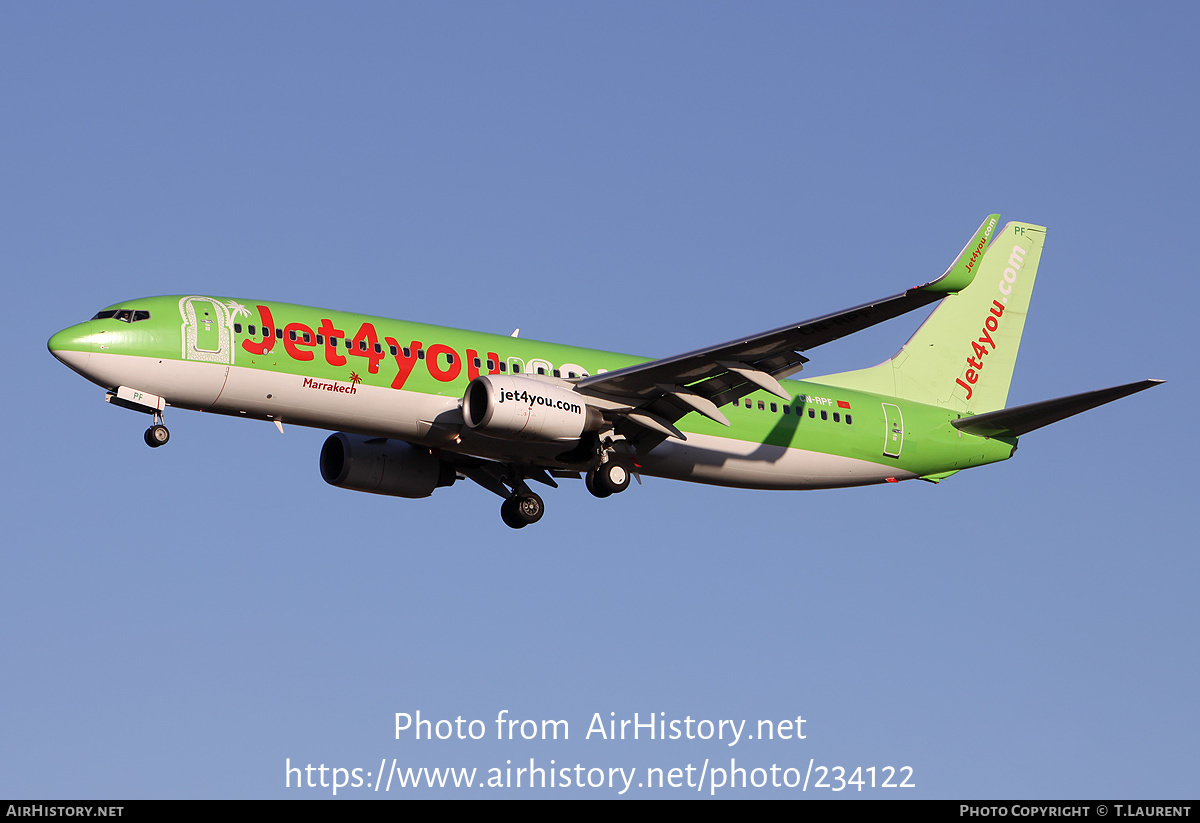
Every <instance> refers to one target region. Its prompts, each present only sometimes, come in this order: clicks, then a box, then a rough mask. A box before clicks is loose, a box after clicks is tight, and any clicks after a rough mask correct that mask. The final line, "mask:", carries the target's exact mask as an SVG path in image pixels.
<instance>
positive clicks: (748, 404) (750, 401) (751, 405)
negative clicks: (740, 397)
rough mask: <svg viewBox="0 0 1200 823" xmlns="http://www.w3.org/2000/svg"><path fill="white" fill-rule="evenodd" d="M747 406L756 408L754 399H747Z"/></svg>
mask: <svg viewBox="0 0 1200 823" xmlns="http://www.w3.org/2000/svg"><path fill="white" fill-rule="evenodd" d="M746 408H748V409H752V408H754V401H753V400H749V399H747V400H746Z"/></svg>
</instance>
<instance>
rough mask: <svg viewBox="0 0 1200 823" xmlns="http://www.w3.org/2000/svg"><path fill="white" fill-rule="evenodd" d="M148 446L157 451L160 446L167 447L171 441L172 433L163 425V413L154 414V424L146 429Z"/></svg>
mask: <svg viewBox="0 0 1200 823" xmlns="http://www.w3.org/2000/svg"><path fill="white" fill-rule="evenodd" d="M144 439H145V441H146V445H147V446H149V447H150V448H152V449H157V448H158V447H159V446H165V445H167V441H168V440H170V439H171V433H170V432H169V431H167V427H166V426H164V425H163V418H162V413H161V412H155V413H154V424H153V425H152V426H151V427H150V428H148V429H146V434H145V437H144Z"/></svg>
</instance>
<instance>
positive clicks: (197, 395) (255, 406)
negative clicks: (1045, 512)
mask: <svg viewBox="0 0 1200 823" xmlns="http://www.w3.org/2000/svg"><path fill="white" fill-rule="evenodd" d="M999 219H1000V215H998V214H993V215H990V216H989V217H988V218H987V219H986V220H984V222H983V223H982V224H981V225H980V227H979V228H978V230H976V232H975V234H974V235H973V236H972V238H971V240H970V241H968V243H967V245H966V246H964V247H963V250H962V252H960V253H959V255H958V256H957V257H956V258H955V260H954V262H953V263H951V265H950V267H949V268H948V269H947V270H946V271H945V273H943V274H942V276H941V277H938V278H937V279H935V280H932V281H930V282H928V283H925V284H923V285H920V286H916V287H913V288H910V289H907V290H905V291H904V292H902V293H900V294H896V295H893V296H891V297H886V298H883V299H880V300H875V301H873V302H871V303H865V304H863V305H860V306H856V307H854V308H850V309H847V310H845V311H840V312H835V313H833V314H827V315H824V316H821V317H817V318H815V319H812V320H807V321H804V322H802V323H794V324H790V325H787V326H782V327H780V328H777V329H772V330H771V331H766V332H762V333H759V334H754V335H750V336H747V337H742V338H738V339H736V340H731V341H729V342H726V343H721V344H719V345H715V346H708V347H706V348H702V349H697V350H695V351H690V352H687V353H685V354H679V355H675V356H673V357H666V358H662V359H658V360H650V359H646V358H640V357H633V356H629V355H624V354H614V353H610V352H605V351H596V350H592V349H583V348H575V347H569V346H563V345H558V344H553V343H545V342H539V341H536V340H527V339H524V338H521V337H519V336H517V332H514V333H513V334H512V335H511V336H504V335H496V334H487V333H483V332H473V331H465V330H461V329H454V328H446V327H439V326H431V325H422V324H418V323H411V322H407V321H401V320H391V319H387V318H383V317H371V316H364V315H357V314H350V313H346V312H337V311H328V310H324V309H317V308H311V307H308V306H298V305H291V304H287V303H276V302H267V301H261V302H260V301H254V300H235V299H229V298H224V297H214V296H208V295H195V294H193V295H173V296H167V297H150V298H144V299H138V300H128V301H123V302H121V303H115V304H113V305H111V306H109V307H107V308H105V309H103V310H101V311H100V312H98V313H97V314H96V315H95V316H94V317H93V318H91V319H90V320H88V321H86V322H84V323H80V324H78V325H74V326H71V327H69V328H67V329H64V330H63V331H60V332H58V333H57V334H55V335H54V336H53V337H51V338H50V340H49V343H48V348H49V350H50V352H51V353H52V354H53V355H54V356H55V357H56V358H57V359H59V360H60V361H62V362H63V363H64V364H66V365H67V366H69V367H70V368H71V369H73V370H75V371H76V372H78V373H79V374H81V375H83V376H84V377H86V378H87V379H88V380H90V381H92V382H93V383H97V384H98V385H100V386H101V387H103V388H104V389H105V390H106V394H105V399H106V400H107V401H108V402H110V403H112V404H114V405H117V406H120V407H123V408H126V409H132V410H135V411H140V412H143V413H146V414H148V415H150V416H151V417H152V423H151V425H150V427H149V428H148V429H147V430H146V433H145V441H146V443H147V444H148V445H150V446H152V447H159V446H162V445H163V444H165V443H166V442H167V441H168V440H169V438H170V434H169V432H168V431H167V428H166V426H165V425H164V423H163V413H164V411H165V409H166V408H167V407H168V406H171V407H176V408H184V409H193V410H196V411H206V412H215V413H218V414H225V415H230V416H235V417H247V418H252V419H256V420H265V421H271V422H273V423H274V424H275V425H276V427H278V428H279V430H280V431H281V432H282V431H283V424H284V423H287V424H295V425H300V426H309V427H314V428H319V429H327V430H332V431H333V432H334V434H331V435H330V436H329V437H328V439H326V441H325V443H324V445H323V446H322V449H321V455H320V470H321V475H322V477H323V478H324V479H325V480H326V482H328V483H330V484H332V485H334V486H338V487H341V488H346V489H352V490H355V491H363V492H371V493H375V494H383V495H393V496H397V497H406V498H423V497H428V496H429V495H431V494H432V493H433V492H434V491H435V490H436V489H438V488H442V487H445V486H450V485H452V484H453V483H455V482H456V481H457V480H459V479H469V480H472V481H474V482H476V483H478V484H479V485H481V486H483V487H484V488H486V489H488V490H490V491H492V492H494V493H496V494H497V495H499V496H500V497H501V498H502V499H503V503H502V505H501V507H500V514H501V518H502V520H503V521H504V523H505V524H507V525H508V526H510V527H512V528H516V529H519V528H523V527H525V526H527V525H530V524H532V523H536V522H537V521H538V520H540V519H541V517H542V514H543V512H544V510H545V506H544V503H543V501H542V498H541V497H540V496H538V495H537V494H536V493H535V492H533V491H532V490H531V489H530V487H529V485H528V481H536V482H540V483H542V484H545V485H548V486H551V487H555V488H557V486H558V483H557V480H556V478H557V479H565V478H574V479H579V478H580V477H582V478H583V479H584V481H585V485H586V487H587V489H588V491H589V492H591V493H592V494H593V495H595V496H596V497H598V498H605V497H608V496H610V495H612V494H616V493H619V492H622V491H624V490H625V489H627V488H628V487H629V485H630V479H631V477H635V476H636V477H638V482H639V483H640V482H641V480H640V477H641V476H642V475H646V476H651V477H663V478H671V479H675V480H684V481H691V482H696V483H707V484H713V485H719V486H733V487H741V488H753V489H825V488H838V487H846V486H860V485H867V484H875V483H895V482H899V481H903V480H912V479H917V478H920V479H922V480H927V481H931V482H933V483H938V482H940V481H942V480H944V479H946V478H947V477H950V476H951V475H953V474H955V473H956V472H959V471H961V470H963V469H966V468H971V467H974V466H981V465H985V464H988V463H994V462H997V461H1000V460H1006V459H1008V458H1009V457H1011V456H1012V455H1013V453H1014V452H1015V451H1016V448H1017V439H1018V437H1020V436H1021V435H1023V434H1026V433H1028V432H1031V431H1033V430H1035V429H1038V428H1041V427H1042V426H1045V425H1048V424H1050V423H1053V422H1056V421H1058V420H1062V419H1064V418H1066V417H1070V416H1072V415H1075V414H1078V413H1080V412H1083V411H1086V410H1088V409H1091V408H1094V407H1096V406H1100V405H1102V404H1105V403H1109V402H1111V401H1113V400H1117V399H1119V398H1121V397H1125V396H1127V395H1130V394H1133V393H1134V392H1139V391H1142V390H1144V389H1148V388H1151V387H1152V386H1155V385H1158V384H1159V383H1162V382H1163V381H1161V380H1142V381H1138V382H1135V383H1128V384H1125V385H1121V386H1115V387H1113V388H1108V389H1101V390H1097V391H1089V392H1084V393H1082V394H1076V395H1072V396H1069V397H1060V398H1056V399H1053V400H1045V401H1041V402H1037V403H1031V404H1028V405H1023V406H1017V407H1015V408H1005V402H1006V401H1007V398H1008V390H1009V384H1010V382H1011V380H1012V374H1013V368H1014V366H1015V364H1016V358H1017V350H1018V347H1019V344H1020V341H1021V333H1022V331H1023V329H1024V324H1025V317H1026V314H1027V311H1028V308H1029V301H1030V294H1031V292H1032V290H1033V284H1034V279H1035V276H1036V274H1037V269H1038V263H1039V261H1040V259H1041V252H1042V247H1043V243H1044V241H1045V235H1046V229H1045V228H1044V227H1042V226H1036V225H1032V224H1029V223H1019V222H1013V223H1008V224H1007V225H1006V226H1004V228H1002V229H1001V230H999V231H996V227H997V226H998V225H999ZM933 303H937V304H938V305H937V306H936V308H935V309H934V310H933V312H932V313H931V314H930V315H929V317H928V318H927V319H926V320H925V322H924V323H923V324H922V325H921V326H920V327H919V329H918V330H917V331H916V333H915V334H914V335H913V336H912V337H911V338H910V339H909V341H908V342H907V343H906V344H905V345H904V346H903V347H902V348H901V349H900V351H899V352H898V353H897V354H896V355H895V356H894V357H892V358H890V359H888V360H885V361H884V362H882V363H880V364H879V365H876V366H873V367H870V368H865V369H859V370H856V371H850V372H844V373H841V374H832V375H827V376H823V377H820V378H816V379H813V380H794V379H789V378H791V376H792V375H794V374H796V373H797V372H799V371H801V370H802V369H803V367H804V364H805V363H807V362H808V358H807V357H806V356H805V354H803V353H804V352H808V351H809V350H811V349H813V348H815V347H817V346H820V345H822V344H825V343H829V342H830V341H833V340H837V339H838V338H841V337H844V336H845V335H848V334H851V333H854V332H857V331H860V330H862V329H865V328H868V327H870V326H873V325H876V324H878V323H881V322H883V321H885V320H889V319H891V318H894V317H897V316H900V315H902V314H904V313H906V312H910V311H913V310H915V309H918V308H921V307H923V306H928V305H931V304H933ZM518 331H519V330H518Z"/></svg>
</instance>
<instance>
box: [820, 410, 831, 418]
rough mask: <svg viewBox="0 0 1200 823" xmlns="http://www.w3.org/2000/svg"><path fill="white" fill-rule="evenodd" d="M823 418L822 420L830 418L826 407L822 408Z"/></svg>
mask: <svg viewBox="0 0 1200 823" xmlns="http://www.w3.org/2000/svg"><path fill="white" fill-rule="evenodd" d="M821 419H822V420H828V419H829V412H827V411H825V410H824V409H821Z"/></svg>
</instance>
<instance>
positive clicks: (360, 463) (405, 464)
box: [321, 432, 457, 497]
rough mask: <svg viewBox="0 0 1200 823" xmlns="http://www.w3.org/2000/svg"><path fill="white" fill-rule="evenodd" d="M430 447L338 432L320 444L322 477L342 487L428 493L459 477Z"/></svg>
mask: <svg viewBox="0 0 1200 823" xmlns="http://www.w3.org/2000/svg"><path fill="white" fill-rule="evenodd" d="M456 476H457V475H456V474H455V472H454V468H453V467H452V466H450V465H449V464H448V463H445V462H443V461H442V460H441V459H440V458H439V457H437V456H436V455H435V454H433V453H432V452H431V451H430V450H429V449H425V448H421V447H420V446H412V445H409V444H408V443H405V442H404V441H403V440H385V439H384V438H382V437H363V436H362V435H359V434H346V433H345V432H337V433H336V434H331V435H329V438H328V439H327V440H326V441H325V445H324V446H322V447H321V477H323V478H325V482H326V483H329V484H330V485H333V486H338V487H339V488H343V489H353V490H354V491H359V492H371V493H373V494H390V495H392V496H394V497H428V496H429V495H431V494H433V490H434V489H436V488H438V487H439V486H449V485H450V484H452V483H453V482H454V480H455V478H456Z"/></svg>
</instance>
